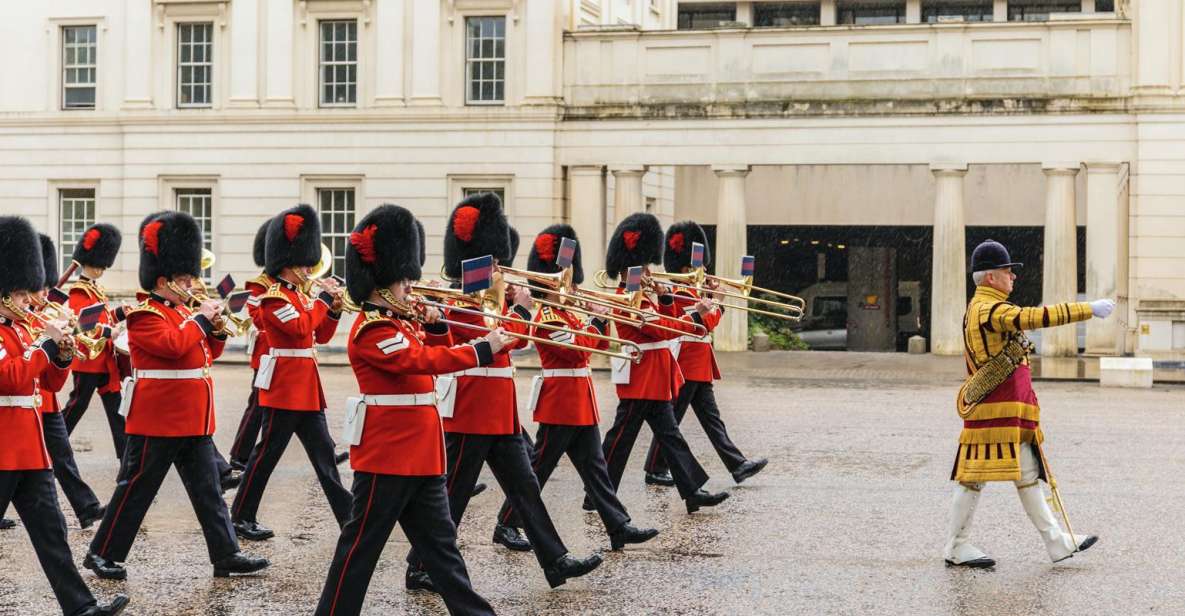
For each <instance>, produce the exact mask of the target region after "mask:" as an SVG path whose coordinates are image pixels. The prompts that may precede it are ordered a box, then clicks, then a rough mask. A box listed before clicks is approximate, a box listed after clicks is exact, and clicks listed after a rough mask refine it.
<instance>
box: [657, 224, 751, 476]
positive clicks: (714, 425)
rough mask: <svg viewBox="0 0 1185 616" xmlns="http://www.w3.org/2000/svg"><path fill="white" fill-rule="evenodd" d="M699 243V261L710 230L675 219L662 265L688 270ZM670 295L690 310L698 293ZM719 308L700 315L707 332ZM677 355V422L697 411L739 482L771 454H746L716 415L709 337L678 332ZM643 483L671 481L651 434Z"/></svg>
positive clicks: (708, 258) (707, 254) (715, 372)
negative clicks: (754, 456)
mask: <svg viewBox="0 0 1185 616" xmlns="http://www.w3.org/2000/svg"><path fill="white" fill-rule="evenodd" d="M693 243H699V244H701V245H703V247H704V249H703V250H704V253H703V254H704V257H703V258H704V261H703V266H704V267H707V266H708V265H710V264H711V263H712V253H711V250H710V249H709V248H708V236H707V234H705V233H704V230H703V228H702V227H700V226H699V225H698V224H697V223H696V222H695V221H692V220H687V221H683V222H678V223H675V224H673V225H671V226H670V228H668V229H667V234H666V237H665V238H664V242H663V251H662V265H663V269H665V270H666V271H668V272H672V273H686V272H690V271H691V269H692V268H691V245H692V244H693ZM672 299H673V300H674V302H675V307H676V308H678V309H679V310H681V311H683V313H684V314H686V315H688V316H690V315H691V314H692V313H694V312H696V308H695V305H696V302H698V301H699V299H700V294H699V293H697V292H696V291H695V290H694V289H689V288H687V287H678V288H676V289H675V292H674V294H673V297H672ZM721 314H722V309H721V307H720V306H719V305H716V306H715V307H714V308H713V309H712V310H710V311H708V312H707V313H704V314H703V315H702V316H701V319H702V323H703V325H704V327H706V328H707V330H708V332H709V333H711V332H712V330H714V329H716V326H717V325H719V324H720V317H721ZM672 351H673V352H674V354H675V359H676V360H678V361H679V370H680V371H682V372H683V379H684V383H683V387H682V388H680V389H679V397H678V398H676V399H675V423H676V424H680V423H682V422H683V416H684V415H686V414H687V407H689V406H690V407H691V408H692V410H693V411H695V417H696V419H698V420H699V424H700V425H701V426H703V428H704V433H705V434H707V435H708V441H710V442H711V443H712V448H713V449H715V450H716V455H718V456H720V461H721V462H723V463H724V466H725V468H727V469H728V472H729V473H732V478H733V481H736V482H737V483H741V482H743V481H744V480H746V479H748V478H750V477H752V476H753V475H756V474H757V473H760V472H761V470H762V469H764V468H765V465H766V464H768V463H769V460H766V459H765V458H758V459H756V460H749V459H747V458H745V455H744V454H742V453H741V451H740V449H738V448H737V446H736V445H735V444H734V443H733V442H732V439H731V438H729V436H728V429H727V428H726V427H725V426H724V420H723V419H722V418H721V417H720V407H718V406H716V391H715V388H713V387H712V381H715V380H719V379H720V367H719V366H718V365H717V364H716V354H715V353H714V352H713V351H712V341H711V340H710V339H703V338H698V337H696V336H690V335H685V336H680V337H679V338H676V340H675V344H674V346H673V347H672ZM646 483H648V484H652V485H661V486H673V485H675V479H674V478H673V477H671V471H670V469H669V468H667V463H666V460H665V459H664V458H663V457H662V452H661V451H659V447H658V439H656V438H652V439H651V440H650V450H649V451H648V452H647V454H646Z"/></svg>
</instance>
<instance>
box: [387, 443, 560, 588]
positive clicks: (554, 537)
mask: <svg viewBox="0 0 1185 616" xmlns="http://www.w3.org/2000/svg"><path fill="white" fill-rule="evenodd" d="M519 431H520V432H521V431H522V428H519ZM444 444H445V448H446V449H447V452H448V475H447V481H448V483H447V489H448V508H449V513H450V514H451V516H452V519H453V524H456V525H458V526H460V524H461V516H463V515H465V508H466V507H468V506H469V498H470V497H471V496H473V486H474V485H475V484H477V477H478V475H479V474H481V466H482V464H483V463H488V464H489V465H490V470H491V471H493V473H494V479H497V480H498V485H499V486H501V487H502V493H503V494H505V495H506V498H507V499H509V500H510V503H511V504H512V505H513V506H514V508H515V509H516V510H517V511H519V512H520V513H521V515H522V521H523V530H524V531H526V533H527V538H528V539H530V541H531V546H532V547H533V548H534V550H535V558H536V559H538V560H539V565H540V566H541V567H547V566H548V565H550V564H552V563H553V562H555V561H557V560H559V558H560V557H561V556H563V555H564V554H567V553H568V548H567V547H565V546H564V542H563V540H561V539H560V534H559V531H557V530H556V529H555V524H553V523H552V521H551V516H550V515H548V513H547V507H546V506H545V505H544V504H543V497H542V496H541V495H540V494H539V482H538V481H537V480H536V479H535V473H534V472H533V471H532V470H531V458H530V456H529V455H528V454H527V447H526V444H525V443H524V442H523V438H522V437H521V436H519V434H461V433H456V432H446V433H445V435H444ZM407 562H408V563H410V564H412V565H418V564H419V563H420V562H421V559H420V558H419V556H418V555H417V553H416V550H415V548H414V547H413V548H412V550H411V552H410V553H409V554H408V555H407Z"/></svg>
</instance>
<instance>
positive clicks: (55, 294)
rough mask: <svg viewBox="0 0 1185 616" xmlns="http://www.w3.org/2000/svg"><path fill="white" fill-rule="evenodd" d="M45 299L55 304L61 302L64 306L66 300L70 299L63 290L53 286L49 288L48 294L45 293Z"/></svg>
mask: <svg viewBox="0 0 1185 616" xmlns="http://www.w3.org/2000/svg"><path fill="white" fill-rule="evenodd" d="M46 299H48V300H49V301H51V302H53V303H55V304H61V305H63V306H65V305H66V302H68V301H70V296H69V295H67V294H66V292H65V291H63V290H61V289H59V288H57V287H53V288H51V289H50V290H49V294H48V295H47V297H46Z"/></svg>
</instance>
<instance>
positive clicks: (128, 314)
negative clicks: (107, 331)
mask: <svg viewBox="0 0 1185 616" xmlns="http://www.w3.org/2000/svg"><path fill="white" fill-rule="evenodd" d="M141 312H147V313H150V314H155V315H156V316H158V317H160V318H162V319H163V318H165V313H163V312H161V311H160V310H157V309H156V307H155V306H151V305H149V304H148V301H147V300H145V301H144V302H143V303H141V304H140V305H139V306H135V307H133V308H128V309H127V311H125V314H124V317H125V318H126V319H130V318H132V315H133V314H138V313H141Z"/></svg>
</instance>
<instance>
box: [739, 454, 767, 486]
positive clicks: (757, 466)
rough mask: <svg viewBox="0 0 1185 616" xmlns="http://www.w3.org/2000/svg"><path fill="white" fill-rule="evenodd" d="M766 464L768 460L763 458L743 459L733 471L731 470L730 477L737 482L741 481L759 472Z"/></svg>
mask: <svg viewBox="0 0 1185 616" xmlns="http://www.w3.org/2000/svg"><path fill="white" fill-rule="evenodd" d="M766 464H769V460H766V459H765V458H757V459H756V460H745V461H744V462H742V463H741V465H740V466H738V467H737V469H736V470H735V471H733V472H732V479H733V481H735V482H737V483H741V482H742V481H744V480H746V479H748V478H750V477H752V476H753V475H756V474H757V473H760V472H761V469H763V468H765V465H766Z"/></svg>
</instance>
